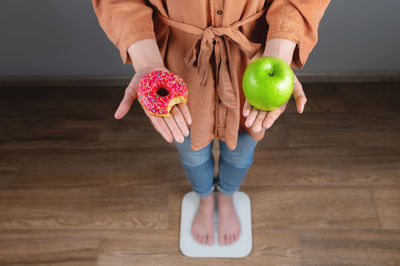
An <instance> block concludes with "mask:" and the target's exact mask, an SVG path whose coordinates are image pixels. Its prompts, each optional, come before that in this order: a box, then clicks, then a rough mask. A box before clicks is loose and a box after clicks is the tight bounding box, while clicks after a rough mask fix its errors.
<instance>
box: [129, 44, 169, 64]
mask: <svg viewBox="0 0 400 266" xmlns="http://www.w3.org/2000/svg"><path fill="white" fill-rule="evenodd" d="M128 54H129V56H130V58H131V61H132V66H133V68H134V70H135V72H139V71H141V70H143V69H146V68H150V67H164V62H163V59H162V57H161V54H160V49H159V48H158V45H157V42H156V41H155V40H154V39H145V40H141V41H138V42H135V43H133V44H132V45H131V46H129V48H128Z"/></svg>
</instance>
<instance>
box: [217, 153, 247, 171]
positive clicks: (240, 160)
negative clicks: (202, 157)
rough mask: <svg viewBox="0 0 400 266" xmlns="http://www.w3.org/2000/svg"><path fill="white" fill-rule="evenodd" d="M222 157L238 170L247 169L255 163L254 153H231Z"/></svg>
mask: <svg viewBox="0 0 400 266" xmlns="http://www.w3.org/2000/svg"><path fill="white" fill-rule="evenodd" d="M221 157H223V159H224V160H225V161H227V162H228V163H229V164H231V165H232V166H234V167H237V168H247V167H249V166H250V165H251V164H252V163H253V151H241V152H237V151H236V152H235V151H231V152H229V153H228V154H222V153H221Z"/></svg>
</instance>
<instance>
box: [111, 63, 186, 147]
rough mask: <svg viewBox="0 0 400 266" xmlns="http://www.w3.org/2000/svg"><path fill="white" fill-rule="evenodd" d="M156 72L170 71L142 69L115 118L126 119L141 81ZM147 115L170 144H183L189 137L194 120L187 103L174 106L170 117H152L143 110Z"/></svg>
mask: <svg viewBox="0 0 400 266" xmlns="http://www.w3.org/2000/svg"><path fill="white" fill-rule="evenodd" d="M155 70H162V71H168V69H167V68H165V67H164V66H152V67H147V68H145V69H141V70H140V71H138V72H137V73H135V75H134V76H133V78H132V80H131V82H130V83H129V85H128V87H127V88H126V89H125V95H124V98H123V99H122V101H121V103H120V105H119V107H118V109H117V111H116V112H115V115H114V117H115V118H116V119H121V118H122V117H124V116H125V115H126V114H127V113H128V111H129V109H130V108H131V106H132V103H133V101H134V100H135V99H136V98H137V88H138V84H139V81H140V79H141V78H142V77H143V76H144V75H145V74H146V73H150V72H152V71H155ZM143 110H144V112H145V113H146V115H147V116H148V117H149V118H150V121H151V123H152V124H153V127H154V128H155V129H156V130H157V131H158V132H159V133H160V134H161V136H162V137H163V138H164V139H165V140H166V141H167V142H169V143H172V142H173V140H174V139H175V140H176V141H177V142H179V143H182V142H183V141H184V136H185V137H187V136H188V135H189V129H188V125H190V124H191V123H192V118H191V116H190V114H189V109H188V108H187V105H186V104H185V103H181V104H177V105H174V106H173V107H172V108H171V112H170V115H169V116H168V117H158V116H154V115H151V114H150V113H149V112H147V111H146V110H145V109H144V108H143Z"/></svg>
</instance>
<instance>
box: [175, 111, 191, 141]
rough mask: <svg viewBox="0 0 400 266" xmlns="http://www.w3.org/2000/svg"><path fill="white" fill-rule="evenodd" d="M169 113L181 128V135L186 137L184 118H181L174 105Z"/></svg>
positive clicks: (187, 132)
mask: <svg viewBox="0 0 400 266" xmlns="http://www.w3.org/2000/svg"><path fill="white" fill-rule="evenodd" d="M171 114H172V116H173V117H174V119H175V122H176V124H177V125H178V127H179V129H180V130H181V132H182V134H183V136H185V137H187V136H188V135H189V129H188V127H187V125H186V122H185V119H184V118H183V115H182V113H181V111H180V110H179V108H178V107H177V106H176V105H175V106H173V107H172V109H171Z"/></svg>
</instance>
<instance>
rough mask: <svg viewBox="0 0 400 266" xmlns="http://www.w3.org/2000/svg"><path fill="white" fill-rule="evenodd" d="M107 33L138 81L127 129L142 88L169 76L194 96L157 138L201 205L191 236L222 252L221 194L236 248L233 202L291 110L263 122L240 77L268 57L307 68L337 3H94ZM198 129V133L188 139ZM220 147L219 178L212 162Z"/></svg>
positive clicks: (156, 121)
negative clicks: (155, 77)
mask: <svg viewBox="0 0 400 266" xmlns="http://www.w3.org/2000/svg"><path fill="white" fill-rule="evenodd" d="M92 1H93V7H94V10H95V12H96V15H97V17H98V20H99V23H100V25H101V27H102V28H103V30H104V31H105V33H106V34H107V36H108V37H109V39H110V40H111V41H112V42H113V43H114V44H115V45H116V47H117V48H118V49H119V51H120V54H121V58H122V61H123V63H124V64H130V63H132V65H133V67H134V69H135V75H134V77H133V79H132V81H131V82H130V84H129V85H128V87H127V88H126V90H125V95H124V98H123V100H122V101H121V104H120V105H119V107H118V109H117V111H116V113H115V118H116V119H121V118H122V117H123V116H125V114H126V113H127V112H128V111H129V109H130V107H131V105H132V102H133V100H134V99H135V98H136V96H137V95H136V89H137V84H138V81H139V80H140V79H141V77H142V76H143V75H144V74H145V73H148V72H152V71H154V70H159V69H161V70H166V71H171V72H173V73H175V74H177V75H179V76H181V77H182V78H183V80H184V81H185V82H186V84H187V86H188V95H189V96H188V97H189V98H188V102H187V104H179V105H176V106H174V107H173V108H172V109H171V113H172V116H170V117H168V118H160V117H155V116H151V115H150V114H149V113H147V112H146V111H145V113H146V114H147V116H148V117H149V118H150V121H151V122H152V124H153V126H154V128H155V129H156V130H157V131H158V132H159V133H160V134H161V136H162V137H163V138H164V139H165V140H166V141H168V142H170V143H172V142H173V143H175V145H176V147H177V148H178V150H179V153H180V158H181V161H182V164H183V167H184V170H185V173H186V175H187V177H188V179H189V180H190V182H191V183H192V185H193V190H194V191H195V192H196V193H197V194H198V195H199V197H200V206H199V209H198V210H197V213H196V215H195V218H194V221H193V224H192V230H191V232H192V235H193V237H194V238H195V239H196V241H198V242H199V243H201V244H208V245H212V244H213V243H214V228H213V226H214V225H213V211H214V200H213V193H212V191H213V190H214V188H215V187H216V188H217V189H218V205H219V206H218V209H219V217H220V220H219V226H218V228H219V232H218V242H219V244H220V245H229V244H232V243H234V242H235V241H236V240H237V239H238V237H239V235H240V222H239V219H238V216H237V213H236V211H235V208H234V205H233V200H232V195H233V193H234V192H235V191H237V190H238V188H239V186H240V183H241V182H242V180H243V178H244V176H245V175H246V173H247V170H248V168H249V167H250V165H251V163H252V159H253V151H254V148H255V146H256V144H257V142H258V141H259V140H261V139H262V138H263V136H264V133H265V130H266V129H268V128H269V127H271V126H272V124H273V123H274V121H275V120H276V119H277V118H278V117H279V115H280V114H282V112H283V111H284V110H285V108H286V103H285V104H284V105H283V106H281V107H280V108H278V109H276V110H274V111H271V112H265V111H260V110H257V109H256V108H254V107H252V106H251V105H250V104H249V103H248V102H247V100H246V99H245V97H244V93H243V89H242V86H241V84H242V77H243V73H244V70H245V69H246V67H247V65H248V64H249V63H250V62H251V61H253V60H254V59H256V58H259V57H261V56H274V57H278V58H281V59H283V60H284V61H286V62H287V63H288V64H290V65H291V66H292V67H295V68H302V67H303V66H304V64H305V62H306V60H307V57H308V55H309V53H310V52H311V50H312V49H313V47H314V46H315V44H316V42H317V29H318V24H319V21H320V19H321V18H322V16H323V13H324V11H325V9H326V7H327V5H328V3H329V0H308V1H302V0H274V1H272V0H269V1H262V0H230V1H229V0H225V1H224V0H215V1H211V0H210V1H208V0H185V1H179V0H149V1H145V0H92ZM293 96H294V98H295V100H296V106H297V111H298V112H299V113H302V112H303V110H304V105H305V103H306V97H305V95H304V92H303V89H302V87H301V84H300V82H299V81H298V80H297V78H295V87H294V90H293ZM189 128H190V130H189ZM214 138H218V139H219V141H220V151H221V152H220V154H221V156H220V159H219V174H218V177H217V179H216V180H215V179H214V176H213V174H214V161H213V157H212V154H211V150H212V144H213V140H214Z"/></svg>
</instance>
